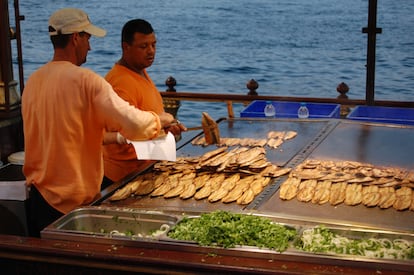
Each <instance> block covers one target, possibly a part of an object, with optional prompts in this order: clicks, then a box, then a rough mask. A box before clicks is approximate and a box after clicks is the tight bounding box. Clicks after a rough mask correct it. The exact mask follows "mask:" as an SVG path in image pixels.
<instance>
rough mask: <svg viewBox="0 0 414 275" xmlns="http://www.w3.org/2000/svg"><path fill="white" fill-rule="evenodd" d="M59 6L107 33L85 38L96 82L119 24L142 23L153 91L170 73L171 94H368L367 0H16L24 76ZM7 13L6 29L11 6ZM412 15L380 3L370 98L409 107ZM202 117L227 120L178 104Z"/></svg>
mask: <svg viewBox="0 0 414 275" xmlns="http://www.w3.org/2000/svg"><path fill="white" fill-rule="evenodd" d="M62 7H78V8H81V9H84V10H85V11H87V12H88V13H89V15H90V18H91V20H92V22H94V23H95V24H97V25H98V26H101V27H103V28H105V29H106V30H107V31H108V34H107V36H106V37H105V38H92V39H91V46H92V51H91V52H90V54H89V56H88V62H87V63H86V64H85V65H84V66H86V67H89V68H91V69H93V70H95V71H96V72H98V73H99V74H101V75H102V76H104V75H105V74H106V72H107V71H108V70H109V69H110V67H111V66H112V65H113V63H114V62H116V60H117V59H118V58H119V57H120V55H121V48H120V32H121V28H122V26H123V24H124V23H125V22H126V21H128V20H130V19H133V18H144V19H146V20H148V21H150V22H151V24H152V25H153V27H154V29H155V31H156V34H157V38H158V43H157V56H156V61H155V62H154V64H153V66H152V67H151V68H150V69H149V73H150V75H151V76H152V78H153V80H154V81H155V83H156V84H157V86H158V87H159V89H160V90H165V88H166V87H165V84H164V82H165V80H166V78H167V77H168V76H170V75H171V76H173V77H174V78H176V80H177V82H178V85H177V86H176V89H177V90H178V91H185V92H209V93H237V94H245V93H247V88H246V83H247V81H248V80H250V79H252V78H253V79H255V80H256V81H258V82H259V89H258V92H259V94H262V95H287V96H309V97H330V98H332V97H336V96H337V95H338V94H337V92H336V86H337V85H338V83H340V82H346V83H347V84H348V85H349V86H350V92H349V94H348V96H349V97H350V98H353V99H364V98H365V78H366V70H365V63H366V43H367V35H366V34H363V33H362V31H361V30H362V28H363V27H366V26H367V20H368V18H367V17H368V15H367V14H368V0H347V1H343V0H250V1H247V0H237V1H234V0H197V1H195V0H175V1H167V0H158V1H157V0H155V1H154V0H140V1H136V0H118V1H116V0H111V1H110V0H89V1H77V0H73V1H69V0H66V1H63V0H61V1H51V0H43V1H37V0H20V12H21V14H22V15H24V16H25V20H24V21H22V23H21V28H22V40H23V58H24V68H25V78H26V79H27V77H28V76H29V75H30V74H31V73H32V72H33V71H34V70H36V69H37V68H38V67H39V66H41V65H42V64H44V63H45V62H46V61H48V60H50V58H51V55H52V46H51V44H50V41H49V37H48V34H47V20H48V18H49V16H50V14H51V13H52V12H53V11H55V10H56V9H59V8H62ZM9 8H10V10H11V13H10V15H11V21H12V25H13V20H14V18H13V14H14V10H13V9H12V8H13V1H12V0H9ZM412 14H414V1H412V0H398V1H395V0H380V1H378V18H377V24H378V27H380V28H382V34H379V35H378V36H377V59H376V65H377V67H376V88H375V91H376V94H375V99H381V100H387V99H388V100H401V101H414V93H413V83H414V70H413V67H414V36H413V35H412V30H413V29H414V16H412ZM12 50H13V51H14V52H15V48H13V49H12ZM17 76H18V74H17V70H16V73H15V78H17ZM242 108H243V106H239V105H236V106H235V112H236V113H238V112H239V111H240V110H241V109H242ZM202 111H207V112H209V113H210V114H211V115H212V116H213V117H215V118H218V117H220V116H223V115H224V116H225V115H226V108H225V105H224V104H217V103H214V104H212V103H200V102H183V105H182V107H181V109H180V111H179V117H180V119H182V120H183V121H184V122H186V124H187V125H189V126H191V125H196V124H199V123H200V118H201V115H200V114H201V112H202Z"/></svg>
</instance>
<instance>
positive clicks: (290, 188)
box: [279, 177, 300, 200]
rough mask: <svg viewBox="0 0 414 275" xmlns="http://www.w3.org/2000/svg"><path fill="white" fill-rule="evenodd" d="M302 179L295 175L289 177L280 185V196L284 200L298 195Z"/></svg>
mask: <svg viewBox="0 0 414 275" xmlns="http://www.w3.org/2000/svg"><path fill="white" fill-rule="evenodd" d="M299 184H300V179H299V178H295V177H289V178H288V179H287V180H285V181H284V182H283V183H282V185H281V186H280V192H279V197H280V198H281V199H282V200H291V199H293V198H294V197H296V194H297V191H298V187H299Z"/></svg>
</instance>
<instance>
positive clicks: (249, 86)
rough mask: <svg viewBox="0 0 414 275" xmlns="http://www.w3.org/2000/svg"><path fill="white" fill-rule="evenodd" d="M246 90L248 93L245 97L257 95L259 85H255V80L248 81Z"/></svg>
mask: <svg viewBox="0 0 414 275" xmlns="http://www.w3.org/2000/svg"><path fill="white" fill-rule="evenodd" d="M246 87H247V89H249V92H248V93H247V95H258V93H257V91H256V90H257V88H259V83H257V81H256V80H254V79H250V80H249V81H248V82H247V84H246Z"/></svg>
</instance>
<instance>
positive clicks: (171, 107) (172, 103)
mask: <svg viewBox="0 0 414 275" xmlns="http://www.w3.org/2000/svg"><path fill="white" fill-rule="evenodd" d="M165 85H166V86H167V87H168V88H167V90H166V92H176V90H175V88H174V87H175V85H177V81H176V80H175V78H174V77H172V76H169V77H168V78H167V80H165ZM163 103H164V109H165V111H166V112H167V113H170V114H172V115H173V116H174V117H175V118H177V112H178V109H179V108H180V106H181V102H180V101H179V100H175V99H167V98H163Z"/></svg>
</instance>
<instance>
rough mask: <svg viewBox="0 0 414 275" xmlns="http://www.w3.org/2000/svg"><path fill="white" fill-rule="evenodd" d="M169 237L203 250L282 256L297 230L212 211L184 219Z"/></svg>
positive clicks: (269, 222) (242, 215) (247, 216)
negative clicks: (265, 251)
mask: <svg viewBox="0 0 414 275" xmlns="http://www.w3.org/2000/svg"><path fill="white" fill-rule="evenodd" d="M168 237H170V238H172V239H177V240H184V241H193V242H196V243H198V244H200V245H204V246H219V247H225V248H232V247H235V246H237V245H240V246H242V245H246V246H256V247H259V248H269V249H273V250H276V251H279V252H283V251H285V250H286V249H287V248H288V247H289V242H290V241H292V240H293V239H294V238H295V237H296V230H295V229H292V228H287V227H285V226H283V225H279V224H275V223H273V222H272V220H270V219H268V218H265V217H260V216H254V215H247V214H235V213H229V212H226V211H215V212H211V213H205V214H202V215H201V216H200V217H197V218H189V217H184V218H183V220H181V221H180V222H179V223H178V224H177V225H175V226H174V227H173V228H172V229H171V231H169V232H168Z"/></svg>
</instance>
